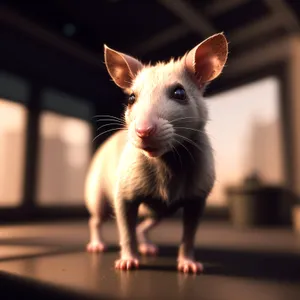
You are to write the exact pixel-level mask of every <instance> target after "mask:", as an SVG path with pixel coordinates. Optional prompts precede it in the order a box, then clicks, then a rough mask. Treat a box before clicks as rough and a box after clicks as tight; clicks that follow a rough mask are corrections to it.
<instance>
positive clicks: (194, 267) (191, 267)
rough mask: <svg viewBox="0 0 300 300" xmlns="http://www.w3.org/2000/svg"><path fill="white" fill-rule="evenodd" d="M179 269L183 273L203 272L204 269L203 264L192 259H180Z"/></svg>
mask: <svg viewBox="0 0 300 300" xmlns="http://www.w3.org/2000/svg"><path fill="white" fill-rule="evenodd" d="M177 268H178V271H180V272H183V273H194V274H196V273H202V272H203V270H204V267H203V264H201V263H200V262H197V261H194V260H191V259H179V260H178V267H177Z"/></svg>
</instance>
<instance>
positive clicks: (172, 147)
mask: <svg viewBox="0 0 300 300" xmlns="http://www.w3.org/2000/svg"><path fill="white" fill-rule="evenodd" d="M169 145H170V146H171V149H172V152H173V153H175V154H177V156H178V158H179V161H180V165H181V167H182V160H181V157H180V154H179V152H178V151H177V149H176V147H175V146H173V145H172V144H171V143H169Z"/></svg>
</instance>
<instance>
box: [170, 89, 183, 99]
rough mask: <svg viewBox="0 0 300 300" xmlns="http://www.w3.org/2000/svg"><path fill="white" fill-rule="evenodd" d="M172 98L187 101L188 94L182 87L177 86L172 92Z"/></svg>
mask: <svg viewBox="0 0 300 300" xmlns="http://www.w3.org/2000/svg"><path fill="white" fill-rule="evenodd" d="M172 98H173V99H177V100H185V99H186V92H185V90H184V88H183V87H182V86H177V87H175V89H174V90H173V92H172Z"/></svg>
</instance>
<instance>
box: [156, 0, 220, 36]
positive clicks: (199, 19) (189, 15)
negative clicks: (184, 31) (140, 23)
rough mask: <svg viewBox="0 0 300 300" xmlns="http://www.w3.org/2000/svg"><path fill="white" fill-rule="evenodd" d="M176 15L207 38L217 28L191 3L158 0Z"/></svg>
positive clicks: (175, 0)
mask: <svg viewBox="0 0 300 300" xmlns="http://www.w3.org/2000/svg"><path fill="white" fill-rule="evenodd" d="M157 1H158V2H159V3H161V4H162V5H163V6H164V7H166V8H167V9H168V10H169V11H171V12H173V13H174V15H176V16H177V17H179V18H180V19H181V20H182V21H183V22H184V23H185V24H186V25H188V26H189V27H190V28H191V30H193V31H195V32H197V33H199V34H200V35H201V36H202V37H204V38H206V37H208V36H210V35H212V34H214V33H216V32H217V30H216V29H215V28H214V26H213V25H212V24H211V23H210V22H209V21H208V20H207V19H206V18H205V17H204V15H203V14H202V13H200V12H198V11H196V10H195V9H194V8H193V7H192V6H191V5H190V4H188V3H187V2H185V1H183V0H157Z"/></svg>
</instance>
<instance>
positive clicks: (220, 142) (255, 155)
mask: <svg viewBox="0 0 300 300" xmlns="http://www.w3.org/2000/svg"><path fill="white" fill-rule="evenodd" d="M279 101H280V98H279V83H278V81H277V79H276V78H273V77H272V78H266V79H263V80H260V81H257V82H254V83H251V84H248V85H245V86H242V87H239V88H236V89H233V90H230V91H228V92H224V93H222V94H218V95H216V96H213V97H210V98H208V99H207V103H208V106H209V111H210V120H211V121H210V122H209V123H208V126H207V131H208V134H209V135H210V137H211V143H212V146H213V148H214V151H215V159H216V171H217V182H216V184H215V187H214V189H213V192H212V194H211V196H210V198H209V200H208V203H209V204H210V205H226V202H225V194H224V188H226V187H227V186H228V185H237V184H240V183H241V182H242V180H243V179H244V178H245V176H247V175H249V174H251V173H253V172H256V173H258V175H259V176H260V177H261V178H262V179H263V180H264V182H266V183H268V184H283V182H284V178H283V153H282V144H283V143H282V139H281V122H280V111H279Z"/></svg>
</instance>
